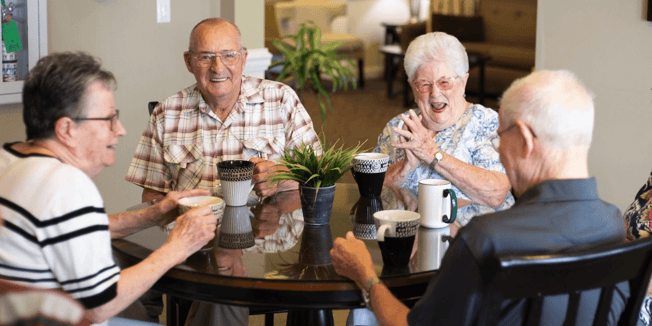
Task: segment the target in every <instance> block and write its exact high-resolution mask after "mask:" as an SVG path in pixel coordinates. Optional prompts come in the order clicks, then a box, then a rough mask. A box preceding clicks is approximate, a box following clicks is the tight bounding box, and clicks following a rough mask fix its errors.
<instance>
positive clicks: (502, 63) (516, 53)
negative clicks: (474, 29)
mask: <svg viewBox="0 0 652 326" xmlns="http://www.w3.org/2000/svg"><path fill="white" fill-rule="evenodd" d="M462 44H463V45H464V47H465V48H466V52H479V53H482V54H485V55H488V56H490V57H491V59H490V60H489V62H488V63H487V65H491V66H497V67H505V68H512V69H519V70H528V71H529V70H531V69H532V67H534V56H535V54H534V49H532V48H529V47H519V46H509V45H499V44H490V43H485V42H481V43H478V42H462Z"/></svg>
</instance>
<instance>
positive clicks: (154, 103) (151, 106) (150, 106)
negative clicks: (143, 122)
mask: <svg viewBox="0 0 652 326" xmlns="http://www.w3.org/2000/svg"><path fill="white" fill-rule="evenodd" d="M157 105H158V102H157V101H152V102H149V103H147V110H148V111H149V115H152V112H153V111H154V108H155V107H156V106H157Z"/></svg>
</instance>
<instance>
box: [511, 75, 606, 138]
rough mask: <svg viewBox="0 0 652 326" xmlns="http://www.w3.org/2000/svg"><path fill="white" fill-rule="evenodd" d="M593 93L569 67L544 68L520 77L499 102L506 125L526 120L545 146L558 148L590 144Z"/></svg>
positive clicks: (593, 112) (593, 110) (593, 109)
mask: <svg viewBox="0 0 652 326" xmlns="http://www.w3.org/2000/svg"><path fill="white" fill-rule="evenodd" d="M593 97H594V96H593V94H592V93H591V91H589V90H588V89H587V88H586V87H585V86H584V85H583V84H582V82H581V81H580V80H579V79H578V78H577V76H576V75H575V74H573V73H572V72H570V71H568V70H555V71H551V70H544V71H537V72H534V73H532V74H530V75H528V76H526V77H524V78H520V79H517V80H516V81H514V82H513V83H512V85H510V86H509V88H508V89H507V90H506V91H505V93H504V94H503V98H502V99H501V101H500V115H501V117H502V119H503V122H504V123H505V124H506V126H511V125H512V124H513V123H514V121H516V120H521V121H523V122H525V123H526V124H527V125H528V126H529V127H530V128H531V129H532V132H533V133H534V134H535V135H536V137H537V138H539V140H540V141H541V142H542V143H543V144H544V145H545V146H546V147H551V148H557V149H569V148H573V147H575V148H577V147H579V148H586V150H587V151H588V149H589V147H590V146H591V139H592V136H593V120H594V115H595V108H594V104H593Z"/></svg>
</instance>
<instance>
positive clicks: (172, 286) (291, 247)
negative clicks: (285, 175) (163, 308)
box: [112, 183, 436, 325]
mask: <svg viewBox="0 0 652 326" xmlns="http://www.w3.org/2000/svg"><path fill="white" fill-rule="evenodd" d="M381 197H382V200H383V206H384V209H397V208H399V209H405V208H406V207H407V206H410V207H409V208H411V209H415V208H416V196H415V194H413V193H410V192H405V193H403V194H402V195H400V196H398V197H397V196H396V195H395V192H394V191H392V190H391V189H387V188H386V189H384V190H383V195H382V196H381ZM359 198H360V194H359V192H358V188H357V185H355V184H346V183H341V184H337V187H336V192H335V200H334V203H333V210H332V214H331V221H330V224H329V225H326V226H317V227H316V226H309V225H304V223H303V215H302V213H301V209H300V202H299V197H298V192H296V191H295V192H286V193H280V194H277V195H276V196H274V197H270V198H267V199H266V200H265V201H264V202H263V203H251V205H250V206H251V207H250V210H251V211H252V212H253V213H254V214H253V215H254V217H252V218H251V222H252V226H253V232H254V234H255V235H256V240H255V242H256V244H255V246H254V247H251V248H247V249H223V248H220V247H219V246H218V245H217V241H218V240H214V241H215V243H214V246H213V248H212V249H210V250H204V251H199V252H197V253H195V254H193V255H192V256H190V257H189V258H188V259H187V260H186V261H185V262H184V263H183V264H180V265H178V266H176V267H174V268H172V269H171V270H170V271H168V272H167V273H166V274H165V275H164V276H163V277H162V278H161V279H160V280H159V281H158V282H156V284H155V285H154V287H153V289H155V290H157V291H161V292H163V293H165V294H167V297H168V298H170V297H175V298H183V299H189V300H200V301H206V302H211V303H220V304H229V305H238V306H247V307H250V309H260V308H269V309H272V310H274V309H276V310H288V324H297V325H298V324H308V323H309V324H325V325H328V324H330V325H332V323H333V317H332V309H341V308H360V307H363V306H364V302H363V299H362V295H361V292H360V290H359V289H358V287H357V286H356V284H355V283H354V282H353V281H351V280H349V279H346V278H343V277H341V276H339V275H337V274H336V273H335V272H334V270H333V267H332V265H331V262H330V259H331V257H330V253H329V251H330V249H331V248H332V245H333V240H334V239H335V238H336V237H343V236H344V235H345V234H346V232H347V231H351V230H352V215H351V209H352V207H353V206H354V204H356V202H357V201H358V199H359ZM405 202H407V204H406V203H405ZM146 206H148V203H142V204H139V205H136V206H134V207H132V208H130V209H129V210H137V209H141V208H144V207H146ZM280 210H286V211H290V213H286V214H283V215H282V216H280V213H281V212H280ZM222 218H223V219H224V218H226V217H222ZM166 240H167V233H166V232H165V231H164V230H163V229H162V228H160V227H153V228H149V229H146V230H143V231H141V232H138V233H135V234H133V235H130V236H129V237H126V238H123V239H118V240H113V241H112V246H113V252H114V257H115V259H116V261H117V263H118V264H119V265H120V266H121V268H126V267H129V266H133V265H135V264H137V263H139V262H141V261H142V260H143V259H144V258H146V257H147V256H148V255H149V254H150V253H152V251H153V250H156V249H157V248H159V247H160V246H161V245H162V244H163V243H164V242H165V241H166ZM420 242H423V241H420ZM365 243H366V245H367V247H368V248H369V251H370V253H371V257H372V259H373V260H374V264H375V266H376V271H377V273H378V275H380V279H381V280H382V281H383V283H384V284H385V285H386V286H387V287H388V288H389V289H390V291H391V292H392V293H393V294H394V295H395V296H396V297H397V298H398V299H399V300H401V301H404V302H414V301H415V300H417V299H418V298H419V297H420V296H421V295H422V294H423V293H424V292H425V289H426V285H427V284H428V282H429V281H430V279H431V278H432V277H433V275H434V273H435V272H436V271H434V270H425V271H421V270H418V269H417V267H416V266H417V264H412V263H411V264H409V265H408V266H406V267H403V268H388V267H386V268H383V263H382V256H381V253H380V250H379V248H378V244H377V242H376V241H375V240H365ZM415 246H417V245H416V244H415ZM417 250H418V249H417ZM415 256H417V255H415ZM229 265H231V266H229ZM241 267H244V268H241ZM245 269H246V271H245ZM173 308H174V307H171V305H170V301H169V300H168V307H167V309H168V310H167V312H168V325H171V323H172V324H173V323H174V322H175V321H174V320H173V319H172V318H171V316H176V311H172V309H173ZM182 323H183V322H182Z"/></svg>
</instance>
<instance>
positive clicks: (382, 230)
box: [376, 224, 389, 242]
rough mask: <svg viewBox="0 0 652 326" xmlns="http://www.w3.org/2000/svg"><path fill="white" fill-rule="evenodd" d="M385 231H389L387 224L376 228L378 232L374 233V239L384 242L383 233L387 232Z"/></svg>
mask: <svg viewBox="0 0 652 326" xmlns="http://www.w3.org/2000/svg"><path fill="white" fill-rule="evenodd" d="M387 229H389V224H383V225H381V226H380V227H379V228H378V231H377V232H376V239H378V241H380V242H383V241H385V231H387Z"/></svg>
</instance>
